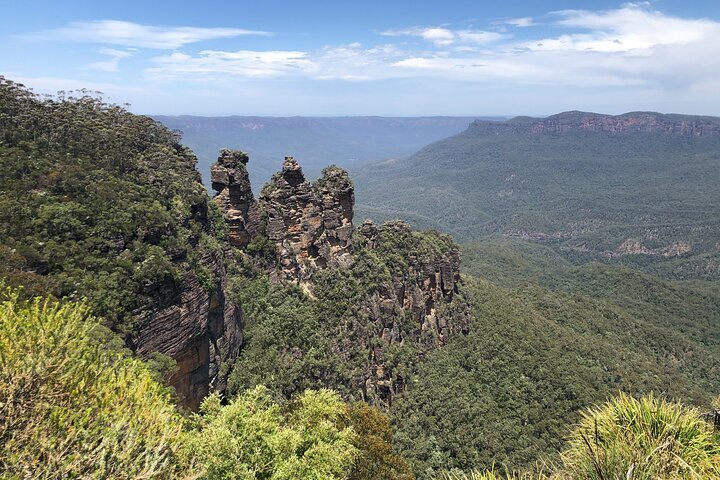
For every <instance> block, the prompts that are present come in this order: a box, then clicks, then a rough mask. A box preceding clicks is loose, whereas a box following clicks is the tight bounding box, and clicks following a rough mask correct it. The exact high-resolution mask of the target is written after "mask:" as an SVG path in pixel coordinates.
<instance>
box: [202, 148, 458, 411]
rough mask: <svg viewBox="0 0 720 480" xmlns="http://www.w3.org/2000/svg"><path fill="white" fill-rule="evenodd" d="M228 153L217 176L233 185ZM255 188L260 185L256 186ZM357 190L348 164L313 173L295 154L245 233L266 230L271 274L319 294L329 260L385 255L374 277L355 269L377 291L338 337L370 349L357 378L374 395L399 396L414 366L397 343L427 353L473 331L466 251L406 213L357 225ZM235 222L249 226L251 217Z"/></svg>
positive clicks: (351, 349) (374, 259)
mask: <svg viewBox="0 0 720 480" xmlns="http://www.w3.org/2000/svg"><path fill="white" fill-rule="evenodd" d="M246 162H247V157H244V159H243V165H244V164H245V163H246ZM227 163H228V162H227V160H224V159H223V158H222V157H221V159H220V160H219V161H218V164H216V166H214V167H213V183H215V182H216V179H218V180H219V182H218V183H219V184H220V185H221V186H223V187H224V186H225V185H228V183H229V182H228V181H226V179H225V170H224V169H225V168H227V167H226V165H227ZM216 172H217V173H216ZM220 191H223V190H220ZM245 192H246V195H247V194H250V195H251V193H249V186H248V187H247V188H245ZM219 197H220V195H218V196H217V197H216V201H217V199H218V198H219ZM354 200H355V199H354V189H353V185H352V182H351V180H350V177H349V175H348V173H347V172H346V171H345V170H343V169H341V168H338V167H335V166H331V167H328V168H326V169H325V170H323V172H322V175H321V177H320V178H319V179H318V180H316V181H315V182H308V181H307V180H306V179H305V176H304V174H303V171H302V168H301V167H300V165H299V164H298V162H297V161H296V160H295V159H294V158H293V157H286V158H285V160H284V162H283V165H282V170H281V171H280V172H278V173H276V174H275V175H274V176H273V177H272V178H271V180H270V182H268V184H266V185H265V187H264V188H263V190H262V192H261V194H260V198H259V200H258V203H257V209H258V211H259V212H260V218H262V221H261V225H260V228H259V230H258V231H257V232H242V231H237V232H236V234H235V235H236V236H241V237H243V238H252V237H253V236H254V235H264V236H266V237H267V242H268V243H269V245H270V246H271V247H270V248H271V249H273V248H274V253H275V262H274V263H273V262H271V264H270V265H268V264H266V263H263V266H264V267H266V268H268V269H269V271H270V275H271V279H273V280H274V281H276V282H292V283H297V284H299V285H300V286H301V287H303V289H304V290H305V291H306V292H307V293H308V294H309V295H311V296H313V289H314V288H315V287H314V285H313V276H314V274H316V273H317V272H318V271H320V270H322V269H324V268H341V269H349V268H352V267H353V265H355V264H356V263H357V262H358V259H359V258H361V257H362V258H363V261H365V262H368V261H369V262H371V263H374V264H377V265H375V267H377V268H379V270H378V272H376V273H378V275H379V276H378V278H371V279H368V278H366V277H365V276H366V275H367V273H366V272H363V271H362V270H361V271H358V272H355V271H353V273H351V275H357V276H359V277H362V278H363V280H362V281H364V282H366V283H364V284H363V285H366V287H365V288H368V293H367V296H366V297H365V299H364V300H363V301H362V303H361V305H359V307H360V309H359V310H357V311H356V313H355V314H352V315H348V316H347V317H346V318H345V320H344V321H341V322H340V325H339V326H338V329H339V330H338V331H337V332H335V333H334V338H335V339H336V342H337V343H336V347H335V348H336V351H337V352H338V353H339V354H340V355H341V357H343V356H344V357H347V358H348V359H351V358H352V359H353V360H352V361H353V362H356V361H357V359H358V358H362V359H363V360H362V363H363V366H362V371H363V373H362V375H358V376H357V377H356V378H355V379H354V381H356V382H357V387H358V389H359V390H361V392H362V396H363V398H364V400H366V401H367V402H369V403H373V404H375V405H377V406H389V405H390V404H391V403H392V402H393V400H394V398H395V397H396V396H397V395H398V394H399V393H400V392H402V391H403V390H404V388H405V378H404V373H403V372H401V371H399V370H398V369H397V368H395V367H394V365H393V361H392V360H391V358H390V357H391V355H390V354H389V352H390V351H394V350H397V348H404V347H405V346H407V347H410V348H412V349H413V350H414V351H415V353H416V354H417V355H419V356H422V355H423V354H424V353H425V352H427V351H429V350H431V349H433V348H436V347H438V346H441V345H443V344H445V343H446V342H447V341H448V339H449V338H450V337H451V336H452V335H455V334H458V333H462V332H466V331H467V329H468V326H469V319H470V309H469V304H468V302H467V301H466V300H465V299H464V298H463V297H462V294H461V293H460V289H459V285H460V254H459V250H458V247H457V245H456V244H455V243H454V241H453V240H452V238H451V237H450V236H448V235H443V234H440V233H437V232H425V233H419V232H415V231H413V230H412V229H411V228H410V226H409V225H407V224H406V223H404V222H388V223H385V224H383V225H380V226H376V225H375V224H374V223H373V222H371V221H365V222H363V223H362V224H361V225H360V226H359V227H358V228H357V229H355V228H354V226H353V207H354ZM246 203H249V202H246ZM218 205H219V206H220V208H221V210H223V212H225V214H226V216H227V217H228V219H231V218H235V217H233V215H234V212H235V211H237V210H238V209H237V208H235V207H233V206H232V205H230V204H228V203H226V202H218ZM235 225H237V226H238V228H239V229H242V227H243V225H246V224H243V223H242V222H241V221H239V222H236V223H235ZM354 233H357V237H356V238H355V240H356V241H358V242H360V243H359V244H358V245H355V244H354V242H353V234H354ZM358 249H359V250H358ZM368 252H370V253H368ZM371 268H372V267H371ZM356 278H357V277H356ZM328 334H332V333H330V332H328ZM396 347H397V348H396ZM358 349H359V350H358ZM393 349H394V350H393ZM358 352H360V353H358ZM358 366H359V365H358Z"/></svg>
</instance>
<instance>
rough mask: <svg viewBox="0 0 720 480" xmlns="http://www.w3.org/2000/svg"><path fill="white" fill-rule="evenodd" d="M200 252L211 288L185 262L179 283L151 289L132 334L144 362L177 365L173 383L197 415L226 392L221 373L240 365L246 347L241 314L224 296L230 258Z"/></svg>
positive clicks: (181, 399) (181, 264) (172, 378)
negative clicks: (166, 360)
mask: <svg viewBox="0 0 720 480" xmlns="http://www.w3.org/2000/svg"><path fill="white" fill-rule="evenodd" d="M200 249H201V253H200V255H201V256H200V259H199V264H200V265H201V268H203V269H204V270H205V272H206V273H207V274H209V275H210V276H211V277H212V279H211V280H210V284H203V280H202V279H201V278H200V277H199V275H198V272H197V271H195V269H193V268H192V266H191V265H190V264H189V263H187V262H181V263H180V264H179V265H180V267H181V268H182V270H181V274H180V277H181V281H180V282H163V283H161V284H158V285H153V286H151V287H150V289H151V291H150V292H149V293H150V298H152V301H151V302H149V303H147V304H146V305H144V306H143V307H142V308H141V309H139V310H138V311H136V312H135V314H136V315H137V316H138V326H137V328H136V331H135V333H134V334H132V343H133V345H134V347H135V351H136V353H138V354H139V355H140V356H142V357H143V358H151V357H152V356H153V355H154V354H155V353H161V354H164V355H168V356H169V357H171V358H172V359H173V360H175V362H176V363H177V366H176V370H175V371H174V372H173V373H172V375H171V377H170V378H169V383H170V385H171V386H173V387H174V389H175V391H176V395H177V398H178V400H179V401H180V403H181V404H182V405H183V406H185V407H187V408H190V409H192V410H194V409H196V408H197V407H198V406H199V405H200V402H201V401H202V400H203V398H205V396H207V394H208V393H210V392H211V391H220V392H222V391H224V390H225V386H226V380H227V379H226V375H225V373H224V372H222V371H221V367H222V365H223V364H226V365H231V364H232V363H233V362H234V361H235V359H236V358H237V355H238V352H239V350H240V346H241V345H242V341H243V330H242V327H243V325H242V312H241V310H240V308H239V307H238V306H237V305H235V304H234V303H233V302H232V301H230V300H229V299H228V298H227V297H226V296H225V289H226V288H227V280H228V276H227V270H226V263H227V260H226V258H225V252H223V251H216V252H213V251H209V250H208V249H205V248H202V247H201V248H200ZM207 280H208V279H205V281H207ZM225 370H227V369H225Z"/></svg>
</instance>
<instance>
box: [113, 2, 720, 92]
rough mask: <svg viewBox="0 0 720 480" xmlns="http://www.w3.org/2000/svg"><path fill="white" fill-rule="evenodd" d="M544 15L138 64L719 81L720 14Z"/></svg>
mask: <svg viewBox="0 0 720 480" xmlns="http://www.w3.org/2000/svg"><path fill="white" fill-rule="evenodd" d="M544 18H551V19H554V20H553V22H554V25H553V27H554V30H555V31H557V32H558V34H557V35H555V36H538V37H537V38H536V39H533V40H523V41H519V40H514V39H513V38H512V37H511V36H509V35H504V34H502V33H497V32H489V31H482V30H470V29H450V28H446V27H428V28H425V27H412V28H407V29H401V30H391V31H385V32H382V33H381V35H383V36H387V37H398V36H415V37H418V38H421V39H423V40H424V41H426V42H427V45H422V46H417V45H414V44H412V43H410V44H408V43H404V42H403V43H399V42H398V43H397V44H392V43H387V44H382V45H376V46H371V47H368V46H364V45H362V44H360V43H358V42H355V43H350V44H347V45H328V46H325V47H322V48H319V49H316V50H308V51H295V50H290V49H289V50H272V51H253V50H240V51H221V50H204V51H201V52H199V53H180V52H175V53H172V54H169V55H163V56H158V57H154V58H153V59H152V62H153V63H154V64H153V65H152V67H151V68H148V69H146V70H145V71H146V73H147V74H148V75H149V76H151V77H152V78H156V79H183V80H192V79H198V80H209V79H223V78H250V79H253V78H255V79H272V78H306V79H320V80H347V81H373V80H385V79H397V78H419V79H422V78H428V79H435V80H443V81H445V80H447V81H461V82H477V83H487V84H491V83H493V82H494V83H495V84H498V85H513V84H516V85H543V86H545V85H551V86H552V85H554V86H576V87H580V88H585V87H603V86H605V87H613V88H634V89H638V87H642V88H652V89H655V90H658V91H660V90H663V89H665V90H668V89H674V90H677V89H678V88H685V89H689V88H692V86H693V85H695V84H716V83H717V81H716V77H717V72H718V71H720V42H718V41H717V39H718V38H720V23H719V22H715V21H711V20H706V19H688V18H678V17H673V16H669V15H666V14H663V13H660V12H657V11H654V10H651V9H649V8H648V7H647V6H642V5H625V6H623V7H621V8H618V9H614V10H607V11H585V10H565V11H560V12H552V13H551V14H550V15H549V17H544ZM511 22H514V24H515V25H517V26H529V25H531V24H532V19H529V18H520V19H513V20H509V21H507V22H506V23H511ZM511 24H512V23H511ZM531 31H532V30H531ZM545 32H546V31H545ZM108 54H111V53H110V52H108ZM708 82H709V83H708Z"/></svg>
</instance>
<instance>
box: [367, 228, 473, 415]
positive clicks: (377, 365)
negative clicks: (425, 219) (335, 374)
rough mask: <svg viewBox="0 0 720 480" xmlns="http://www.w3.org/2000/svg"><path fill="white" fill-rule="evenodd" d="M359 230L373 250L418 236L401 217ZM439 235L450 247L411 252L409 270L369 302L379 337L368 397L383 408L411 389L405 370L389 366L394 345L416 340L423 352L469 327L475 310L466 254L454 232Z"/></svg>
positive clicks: (372, 341) (371, 343)
mask: <svg viewBox="0 0 720 480" xmlns="http://www.w3.org/2000/svg"><path fill="white" fill-rule="evenodd" d="M358 230H359V232H360V233H361V234H362V235H363V237H364V238H365V241H366V246H367V247H369V248H371V249H377V248H383V242H384V241H388V239H391V238H394V239H397V238H401V239H403V240H404V239H409V238H410V237H412V236H413V231H412V229H411V228H410V226H409V225H407V224H406V223H404V222H399V221H397V222H388V223H385V224H383V225H381V226H380V227H376V226H375V225H374V224H373V223H372V222H370V221H365V222H364V223H363V224H362V225H361V226H360V228H359V229H358ZM438 236H439V238H437V239H434V240H440V241H442V242H443V247H444V248H439V249H438V251H434V252H432V251H425V252H423V253H420V252H417V251H413V252H409V253H410V255H409V256H408V258H407V269H406V270H402V271H395V272H393V273H392V280H391V281H390V282H389V283H384V284H381V285H380V286H379V288H378V289H377V290H376V291H375V292H374V293H373V294H372V295H371V297H370V298H368V300H367V301H366V303H365V310H366V313H367V315H368V319H369V321H370V324H371V325H374V329H372V331H374V332H375V334H376V336H377V337H379V338H372V335H369V336H368V337H367V342H368V345H367V346H368V349H369V354H370V355H369V366H370V368H369V371H368V372H367V373H366V377H365V381H364V385H363V386H362V387H363V393H364V399H365V401H368V402H370V403H374V404H376V405H377V406H389V405H390V404H391V403H392V401H393V400H394V398H395V397H396V396H397V394H399V393H401V392H402V391H403V390H404V388H405V378H404V377H403V374H402V372H396V371H393V369H392V368H391V367H390V366H388V365H387V358H386V355H387V353H386V352H387V351H388V348H390V347H391V346H392V345H402V344H408V343H411V344H416V345H418V347H419V351H420V353H422V352H425V351H428V350H430V349H433V348H435V347H437V346H441V345H444V344H445V343H446V342H447V341H448V339H449V338H450V337H451V336H452V335H455V334H458V333H466V332H467V331H468V328H469V324H470V308H469V304H468V302H467V301H466V300H465V299H463V298H460V297H461V294H460V292H459V285H460V253H459V250H458V248H457V246H456V245H455V244H454V242H453V241H452V240H451V239H450V238H449V237H448V236H441V235H439V234H438ZM402 243H404V244H410V243H411V242H408V241H403V242H402ZM423 250H424V249H423Z"/></svg>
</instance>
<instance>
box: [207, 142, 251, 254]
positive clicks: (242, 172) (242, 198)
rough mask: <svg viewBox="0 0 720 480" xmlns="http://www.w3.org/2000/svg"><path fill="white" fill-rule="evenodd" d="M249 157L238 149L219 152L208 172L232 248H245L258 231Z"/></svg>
mask: <svg viewBox="0 0 720 480" xmlns="http://www.w3.org/2000/svg"><path fill="white" fill-rule="evenodd" d="M247 162H248V156H247V154H246V153H244V152H240V151H237V150H222V151H221V152H220V157H219V158H218V160H217V162H216V163H215V164H214V165H213V167H212V170H211V172H210V179H211V181H212V187H213V189H214V190H215V191H216V192H217V194H216V195H215V197H214V198H213V200H214V201H215V204H216V205H217V206H218V207H219V208H220V210H221V211H222V212H223V214H224V216H225V221H226V222H227V225H228V237H229V240H230V244H231V245H232V246H234V247H238V248H244V247H246V246H247V244H248V243H250V239H251V238H252V237H254V236H255V235H256V234H257V231H258V212H257V203H256V202H255V197H253V193H252V188H251V186H250V179H249V178H248V171H247V168H246V167H245V165H247Z"/></svg>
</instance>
